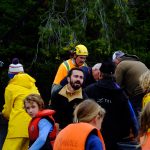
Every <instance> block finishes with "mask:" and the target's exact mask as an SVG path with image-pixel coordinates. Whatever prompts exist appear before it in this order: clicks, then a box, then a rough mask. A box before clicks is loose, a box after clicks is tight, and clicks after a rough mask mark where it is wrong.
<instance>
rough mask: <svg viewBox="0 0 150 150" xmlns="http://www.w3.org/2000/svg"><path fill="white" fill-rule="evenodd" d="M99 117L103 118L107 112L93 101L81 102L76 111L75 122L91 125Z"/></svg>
mask: <svg viewBox="0 0 150 150" xmlns="http://www.w3.org/2000/svg"><path fill="white" fill-rule="evenodd" d="M97 115H99V116H100V117H101V118H103V117H104V115H105V110H104V109H103V108H102V107H101V106H100V105H99V104H97V103H96V102H95V101H94V100H92V99H87V100H84V101H83V102H81V103H80V104H79V105H77V107H76V108H75V110H74V122H87V123H89V122H90V121H91V120H92V119H94V118H95V117H96V116H97Z"/></svg>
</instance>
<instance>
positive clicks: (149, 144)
mask: <svg viewBox="0 0 150 150" xmlns="http://www.w3.org/2000/svg"><path fill="white" fill-rule="evenodd" d="M145 138H146V139H145ZM140 141H141V144H142V145H141V147H142V150H150V132H147V133H146V135H145V136H143V137H141V138H140Z"/></svg>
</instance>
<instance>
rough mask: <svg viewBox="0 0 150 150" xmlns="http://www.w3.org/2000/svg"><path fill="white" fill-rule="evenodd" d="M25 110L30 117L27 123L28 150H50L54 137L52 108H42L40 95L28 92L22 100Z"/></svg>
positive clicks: (54, 128)
mask: <svg viewBox="0 0 150 150" xmlns="http://www.w3.org/2000/svg"><path fill="white" fill-rule="evenodd" d="M24 107H25V110H26V112H27V113H28V114H29V115H30V116H31V117H32V120H31V122H30V124H29V128H28V131H29V139H30V144H29V150H35V149H40V150H52V145H53V141H54V139H55V137H56V127H55V121H54V119H53V117H52V115H53V114H54V111H53V110H48V109H47V110H46V109H44V102H43V100H42V98H41V96H40V95H38V94H30V95H28V96H27V97H26V98H25V100H24Z"/></svg>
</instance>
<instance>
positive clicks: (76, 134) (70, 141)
mask: <svg viewBox="0 0 150 150" xmlns="http://www.w3.org/2000/svg"><path fill="white" fill-rule="evenodd" d="M93 130H95V131H96V135H97V136H98V137H99V138H100V141H101V142H102V146H103V150H105V144H104V140H103V137H102V135H101V133H100V131H99V130H97V129H96V128H95V127H94V126H92V125H90V124H89V123H75V124H70V125H68V126H67V127H65V128H64V129H63V130H61V131H60V132H59V134H58V135H57V138H56V140H55V143H54V149H53V150H84V149H85V143H86V139H87V137H88V135H89V134H90V133H91V132H92V131H93Z"/></svg>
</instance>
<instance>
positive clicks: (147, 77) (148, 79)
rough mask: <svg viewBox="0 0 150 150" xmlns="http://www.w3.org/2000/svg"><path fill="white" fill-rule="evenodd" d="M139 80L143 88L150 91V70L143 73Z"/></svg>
mask: <svg viewBox="0 0 150 150" xmlns="http://www.w3.org/2000/svg"><path fill="white" fill-rule="evenodd" d="M139 81H140V86H141V88H142V90H143V91H144V92H146V93H148V92H150V70H148V71H146V72H145V73H143V74H142V75H141V76H140V78H139Z"/></svg>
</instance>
